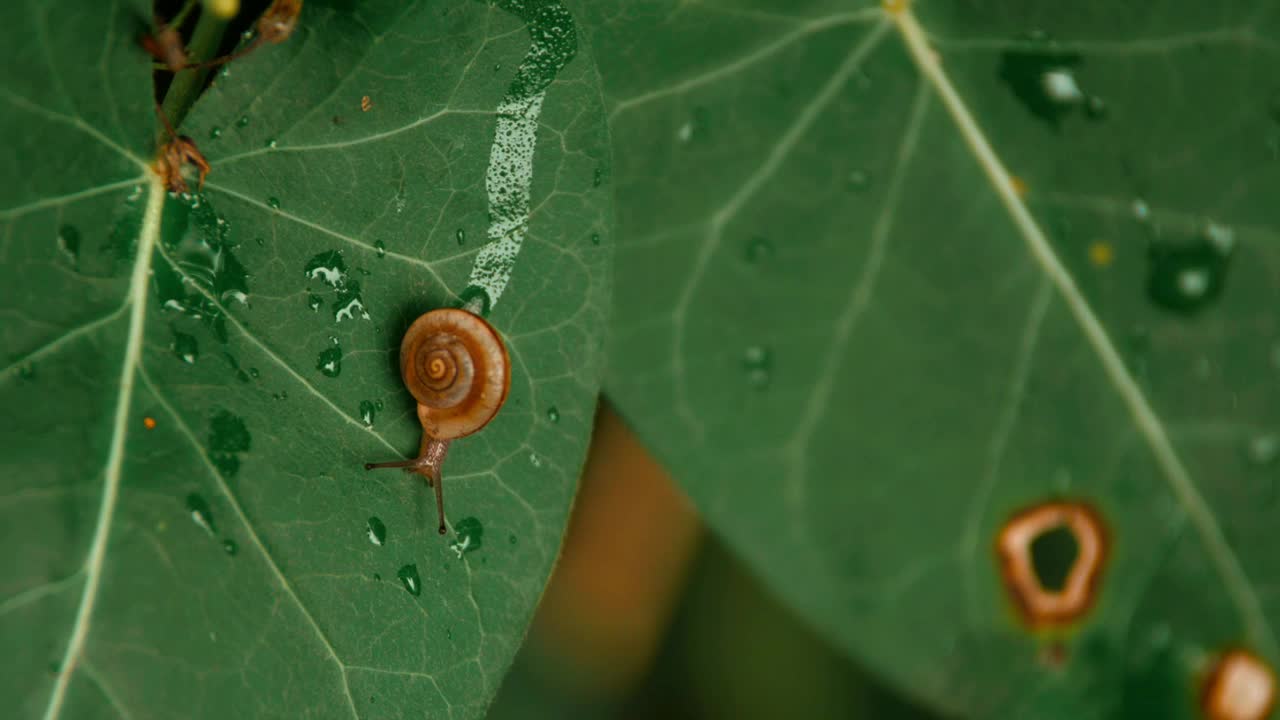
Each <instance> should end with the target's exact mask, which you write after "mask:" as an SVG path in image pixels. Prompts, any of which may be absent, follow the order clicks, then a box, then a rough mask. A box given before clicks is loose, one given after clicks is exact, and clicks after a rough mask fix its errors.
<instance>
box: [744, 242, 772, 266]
mask: <svg viewBox="0 0 1280 720" xmlns="http://www.w3.org/2000/svg"><path fill="white" fill-rule="evenodd" d="M743 257H744V258H745V259H746V261H747V262H748V263H750V264H751V265H759V264H760V263H762V262H765V261H766V260H769V259H770V258H772V257H773V243H771V242H769V241H768V240H766V239H765V238H762V237H753V238H751V239H750V240H748V241H747V247H746V251H745V252H744V253H743Z"/></svg>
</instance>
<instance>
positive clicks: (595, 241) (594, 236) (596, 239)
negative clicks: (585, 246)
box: [591, 233, 600, 245]
mask: <svg viewBox="0 0 1280 720" xmlns="http://www.w3.org/2000/svg"><path fill="white" fill-rule="evenodd" d="M591 244H592V245H599V244H600V233H591Z"/></svg>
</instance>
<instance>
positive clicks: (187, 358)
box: [169, 330, 200, 365]
mask: <svg viewBox="0 0 1280 720" xmlns="http://www.w3.org/2000/svg"><path fill="white" fill-rule="evenodd" d="M169 348H170V349H172V350H173V354H174V355H176V356H177V357H178V359H179V360H181V361H182V362H184V363H186V364H188V365H194V364H195V362H196V359H198V358H199V357H200V344H199V343H198V342H196V338H195V336H194V335H188V334H186V333H184V332H178V331H177V330H174V331H173V342H172V343H170V344H169Z"/></svg>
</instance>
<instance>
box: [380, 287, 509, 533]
mask: <svg viewBox="0 0 1280 720" xmlns="http://www.w3.org/2000/svg"><path fill="white" fill-rule="evenodd" d="M400 376H401V378H403V379H404V384H405V387H407V388H408V389H409V392H410V393H412V394H413V397H414V399H415V400H417V401H418V421H419V422H421V423H422V445H421V447H420V448H419V450H418V457H416V458H414V459H412V460H402V461H396V462H383V463H366V464H365V466H364V469H365V470H373V469H374V468H404V469H405V470H406V471H407V472H413V473H417V474H419V475H421V476H423V477H424V478H426V479H427V485H428V486H429V487H432V488H434V489H435V492H436V510H437V511H438V512H439V515H440V534H441V535H443V534H444V533H445V522H444V492H443V490H442V488H441V487H440V486H441V481H442V480H443V478H442V476H441V472H440V467H441V465H442V464H443V463H444V456H445V453H446V452H448V450H449V443H450V442H451V441H453V440H456V439H458V438H460V437H466V436H467V435H470V434H471V433H474V432H476V431H477V430H479V429H480V428H483V427H484V426H485V425H487V424H488V423H489V421H490V420H492V419H493V416H494V415H497V414H498V410H500V409H501V408H502V404H503V403H504V402H506V400H507V390H508V388H509V387H510V385H511V363H510V362H509V361H508V360H507V348H506V346H505V345H504V344H503V342H502V338H500V337H498V333H497V331H496V330H494V329H493V326H491V325H490V324H489V323H488V322H485V320H484V319H483V318H481V317H480V316H479V315H476V314H475V313H473V312H470V311H469V310H465V309H456V308H445V309H441V310H432V311H430V312H428V313H425V314H423V315H421V316H419V317H418V319H417V320H414V321H413V324H412V325H410V326H409V329H408V331H406V332H405V334H404V340H403V341H402V342H401V343H400Z"/></svg>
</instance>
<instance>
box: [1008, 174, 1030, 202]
mask: <svg viewBox="0 0 1280 720" xmlns="http://www.w3.org/2000/svg"><path fill="white" fill-rule="evenodd" d="M1009 184H1010V185H1012V186H1013V192H1014V194H1015V195H1017V196H1018V197H1020V198H1021V197H1026V196H1027V183H1026V182H1025V181H1023V179H1022V178H1020V177H1018V176H1017V175H1010V176H1009Z"/></svg>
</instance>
